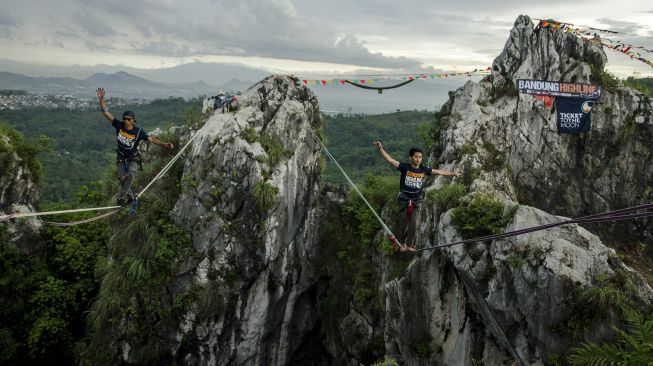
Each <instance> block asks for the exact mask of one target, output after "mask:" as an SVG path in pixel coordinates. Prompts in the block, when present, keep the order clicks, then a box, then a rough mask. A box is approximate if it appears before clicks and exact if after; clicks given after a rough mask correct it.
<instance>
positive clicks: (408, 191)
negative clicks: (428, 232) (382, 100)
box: [373, 141, 462, 252]
mask: <svg viewBox="0 0 653 366" xmlns="http://www.w3.org/2000/svg"><path fill="white" fill-rule="evenodd" d="M373 144H374V146H375V147H376V149H377V150H379V153H380V154H381V156H382V157H383V159H385V161H387V162H388V163H389V164H390V165H392V166H393V167H394V168H395V169H397V170H399V171H400V172H401V178H400V179H399V194H398V195H397V205H398V206H399V232H398V233H397V236H398V238H397V239H398V240H399V242H400V243H402V246H401V248H400V251H402V252H406V251H414V250H415V249H414V248H413V244H414V241H415V231H416V229H417V225H419V206H420V203H421V201H422V198H423V197H424V191H423V190H422V184H424V179H426V176H427V175H433V174H437V175H445V176H453V177H460V176H461V175H462V174H461V173H454V172H451V171H448V170H438V169H433V168H431V167H430V166H426V165H422V155H423V153H422V150H420V149H417V148H412V149H410V151H409V152H408V156H409V158H410V163H400V162H398V161H397V160H395V159H393V158H392V156H390V154H388V153H387V152H386V151H385V150H383V144H382V143H381V141H374V142H373Z"/></svg>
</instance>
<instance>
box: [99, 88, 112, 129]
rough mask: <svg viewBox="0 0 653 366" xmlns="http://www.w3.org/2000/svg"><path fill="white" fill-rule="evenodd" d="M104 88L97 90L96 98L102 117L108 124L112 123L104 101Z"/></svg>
mask: <svg viewBox="0 0 653 366" xmlns="http://www.w3.org/2000/svg"><path fill="white" fill-rule="evenodd" d="M104 93H105V92H104V88H97V98H98V100H99V101H100V109H101V110H102V114H103V115H104V117H105V118H106V119H107V121H109V123H113V114H111V113H109V108H107V101H106V100H104Z"/></svg>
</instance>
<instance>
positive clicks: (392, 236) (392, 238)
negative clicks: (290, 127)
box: [310, 129, 401, 245]
mask: <svg viewBox="0 0 653 366" xmlns="http://www.w3.org/2000/svg"><path fill="white" fill-rule="evenodd" d="M310 130H311V134H312V135H313V138H314V139H315V141H317V143H318V144H320V146H321V147H322V149H323V150H324V152H325V153H326V155H327V156H328V157H329V159H330V160H331V161H332V162H333V163H334V164H335V165H336V167H338V169H339V170H340V173H342V175H343V176H344V177H345V179H346V180H347V182H348V183H349V185H351V186H352V188H354V191H356V193H357V194H358V196H360V198H361V199H362V200H363V202H364V203H365V205H367V208H369V209H370V211H372V214H373V215H374V217H375V218H376V220H377V221H378V222H379V223H380V224H381V227H383V231H385V233H386V234H387V235H388V239H389V240H390V241H391V242H392V243H393V245H401V242H399V240H398V239H397V237H396V236H395V234H394V233H392V231H391V230H390V229H389V228H388V226H387V225H386V224H385V222H383V220H382V219H381V217H380V216H379V214H377V213H376V210H374V208H373V207H372V205H370V203H369V202H368V201H367V199H366V198H365V196H363V194H362V193H361V191H360V190H358V187H356V185H355V184H354V182H353V181H352V180H351V179H350V178H349V176H348V175H347V173H345V170H344V169H342V167H341V166H340V164H339V163H338V161H337V160H336V158H334V157H333V155H331V152H329V149H327V147H326V146H324V144H323V143H322V141H321V140H320V139H319V137H317V135H316V134H315V131H313V129H310Z"/></svg>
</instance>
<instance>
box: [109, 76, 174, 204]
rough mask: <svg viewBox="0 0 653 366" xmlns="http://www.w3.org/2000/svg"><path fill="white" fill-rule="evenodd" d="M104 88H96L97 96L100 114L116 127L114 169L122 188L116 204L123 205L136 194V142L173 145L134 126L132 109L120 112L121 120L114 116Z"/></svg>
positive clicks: (134, 115) (169, 146)
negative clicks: (133, 188) (134, 184)
mask: <svg viewBox="0 0 653 366" xmlns="http://www.w3.org/2000/svg"><path fill="white" fill-rule="evenodd" d="M104 95H105V91H104V88H98V89H97V97H98V99H99V101H100V108H101V109H102V114H103V115H104V117H106V119H107V120H108V121H109V122H110V123H111V125H112V126H113V128H115V129H116V139H117V143H118V149H117V150H116V152H117V154H118V156H117V159H116V168H117V169H116V170H117V173H118V180H119V181H120V186H121V187H122V190H121V192H120V195H119V196H118V204H120V205H124V204H126V203H128V202H132V201H133V200H134V199H135V198H136V195H135V194H134V191H133V190H132V187H131V186H132V182H133V181H134V173H136V171H137V170H138V168H139V167H140V164H141V161H140V154H139V152H138V143H139V142H141V141H143V140H147V141H148V142H151V143H153V144H156V145H160V146H163V147H167V148H168V149H172V148H173V147H174V146H173V145H172V144H171V143H169V142H167V143H164V142H162V141H161V140H159V139H158V138H157V137H156V136H154V135H149V134H148V133H147V132H145V131H144V130H143V129H142V128H140V127H136V125H135V123H136V114H134V112H132V111H125V112H124V113H123V114H122V121H120V120H119V119H117V118H114V117H113V115H112V114H111V113H110V112H109V108H107V102H106V101H105V100H104Z"/></svg>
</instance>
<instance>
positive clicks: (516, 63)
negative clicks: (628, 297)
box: [385, 16, 653, 365]
mask: <svg viewBox="0 0 653 366" xmlns="http://www.w3.org/2000/svg"><path fill="white" fill-rule="evenodd" d="M605 61H606V57H605V55H604V53H603V51H602V50H601V49H600V48H599V47H597V46H594V45H592V44H588V43H584V42H583V41H582V40H579V39H578V38H576V37H575V36H573V35H570V34H565V33H563V32H561V31H559V30H556V31H552V30H549V29H534V28H533V24H532V22H531V21H530V19H529V18H528V17H525V16H522V17H519V18H518V19H517V21H516V22H515V26H514V28H513V29H512V30H511V32H510V39H509V40H508V42H507V43H506V46H505V48H504V51H503V52H502V53H501V55H499V57H497V58H496V59H495V61H494V64H493V70H492V74H491V75H489V76H488V77H486V78H484V79H483V80H482V81H481V82H479V83H473V82H468V83H467V84H466V85H465V86H464V87H461V88H460V89H458V90H456V91H455V92H452V93H450V99H449V101H448V102H447V103H446V105H445V106H444V107H443V108H442V110H441V111H440V112H439V113H437V120H436V126H435V135H436V138H437V141H436V145H437V146H436V148H435V150H434V151H433V155H432V159H433V160H436V161H438V162H439V163H440V164H441V167H446V168H450V169H452V170H459V171H462V170H467V171H475V172H476V173H478V175H477V179H475V180H474V182H473V184H472V185H471V187H470V192H471V193H469V196H468V197H467V198H470V197H472V196H476V195H479V194H482V193H485V194H489V195H491V196H494V197H498V198H500V200H501V201H502V202H504V205H505V206H506V207H509V206H512V205H518V206H516V207H517V211H516V215H515V218H514V220H513V221H512V223H511V224H509V225H508V227H507V228H506V230H514V229H519V228H525V227H530V226H536V225H540V224H544V223H550V222H558V221H559V220H560V218H559V217H557V216H555V215H557V214H560V215H563V214H564V215H565V216H571V217H573V216H580V215H582V214H587V213H596V212H603V211H607V210H611V209H618V208H623V207H627V206H633V205H637V204H642V203H645V202H650V201H651V198H652V197H651V189H650V186H649V185H648V184H647V183H646V182H648V181H650V179H651V177H652V176H651V174H653V169H652V165H651V164H652V163H653V160H652V159H651V155H650V151H649V150H650V149H649V148H647V147H646V146H647V145H650V142H649V141H651V134H652V133H653V121H651V120H650V119H649V120H646V121H644V123H634V118H633V115H634V113H635V109H636V107H637V101H638V99H639V98H638V97H636V93H635V92H634V91H632V90H629V89H625V88H617V89H615V90H608V91H606V93H605V95H604V97H603V99H602V100H601V102H600V103H598V105H596V107H595V108H594V110H593V116H592V122H593V126H592V130H591V131H590V132H589V133H587V134H585V135H584V136H576V135H564V134H559V133H558V132H557V129H556V124H555V113H554V111H550V110H548V109H546V108H545V107H544V105H543V103H542V102H541V101H539V100H537V99H535V98H533V97H532V96H530V95H521V94H518V93H517V91H516V89H515V85H516V79H540V80H560V81H571V82H582V83H592V82H593V80H592V72H593V71H592V70H601V69H602V67H603V65H604V64H605ZM594 73H596V71H594ZM446 180H447V178H442V177H441V178H439V179H437V180H436V182H435V187H433V188H436V189H437V188H438V187H440V186H442V185H443V184H445V183H446ZM527 205H528V206H527ZM531 206H534V207H531ZM535 207H537V208H535ZM538 208H539V209H538ZM425 211H426V214H427V216H428V219H427V220H426V221H425V223H424V224H423V226H422V229H421V240H420V241H421V242H423V243H425V244H428V245H438V244H439V245H442V244H445V243H451V242H454V241H457V240H460V234H459V233H458V232H457V231H456V230H455V228H454V226H453V225H452V222H451V221H452V215H451V211H448V212H445V213H442V214H441V213H440V212H438V210H437V209H436V207H431V208H427V209H426V210H425ZM545 211H549V212H551V213H552V214H550V213H547V212H545ZM434 228H437V234H435V235H432V234H431V233H433V229H434ZM591 229H593V230H594V232H597V233H602V234H605V236H606V237H621V238H622V239H624V240H628V238H637V240H644V241H648V242H650V240H651V235H650V234H651V232H650V223H647V222H638V223H627V224H619V225H605V226H602V227H600V228H599V227H593V228H591ZM605 279H609V280H610V281H616V282H622V281H625V282H627V283H629V284H631V285H632V286H633V287H630V290H629V291H631V290H632V291H633V292H634V293H635V294H636V297H637V299H638V301H639V303H640V304H650V303H651V300H652V299H653V291H652V290H651V288H650V287H649V286H648V285H647V284H646V283H645V282H644V281H643V280H642V279H641V277H640V276H639V274H637V273H636V272H634V271H633V270H631V269H630V268H628V267H627V266H625V265H624V264H623V263H622V262H621V261H620V260H619V259H618V257H617V256H616V255H615V252H614V251H613V250H612V249H609V248H607V247H606V246H605V245H604V244H603V243H602V242H601V240H600V239H599V237H597V236H596V235H594V234H592V233H590V232H589V231H587V230H586V229H584V228H582V227H578V226H567V227H562V228H555V229H549V230H546V231H542V232H538V233H533V234H528V235H522V236H517V237H514V238H509V239H507V240H497V241H494V242H492V243H477V244H470V245H459V246H452V247H448V248H446V249H443V250H442V251H434V252H429V253H425V254H423V255H420V256H418V257H417V258H416V259H415V261H413V263H411V266H410V267H409V268H408V270H407V272H406V276H405V277H404V278H403V279H400V280H397V281H393V282H390V283H389V284H387V285H386V290H387V293H388V297H387V301H386V323H385V327H386V348H387V350H388V351H389V353H390V354H393V355H396V357H397V358H398V359H401V360H404V361H405V362H406V363H407V364H446V365H449V364H452V365H453V364H459V365H466V364H472V363H473V362H475V361H480V360H483V362H484V363H485V364H492V365H494V364H497V365H498V364H509V363H510V362H512V360H517V361H519V362H520V363H522V364H528V365H544V364H545V363H546V362H547V360H548V359H549V358H551V357H555V358H556V359H558V357H561V359H562V357H563V356H565V355H566V352H568V350H569V346H570V345H571V344H574V343H575V342H578V339H579V338H580V339H582V338H585V339H589V340H599V339H602V338H604V337H606V336H607V335H608V334H609V333H610V329H611V327H612V325H613V324H615V323H618V320H617V319H616V316H615V315H614V314H612V315H608V314H606V315H603V316H601V317H598V318H597V319H594V321H595V323H593V324H592V326H590V327H588V328H586V329H585V330H583V331H582V332H580V333H581V334H575V335H571V334H570V333H569V329H567V331H566V332H565V331H561V327H560V325H562V324H567V325H569V324H570V323H569V320H570V319H571V318H573V317H575V316H577V314H575V313H574V311H575V310H574V305H573V303H574V301H576V300H574V299H577V298H578V294H579V293H580V292H582V289H588V288H590V287H600V286H602V285H604V284H605V281H606V280H605ZM417 319H419V321H416V320H417ZM412 335H416V336H417V338H412ZM423 335H428V337H427V338H426V339H427V341H426V345H427V347H426V348H425V349H426V350H427V351H428V352H423V353H422V354H421V355H420V354H417V353H416V352H415V351H412V349H414V344H415V342H418V341H419V339H424V337H423ZM411 347H413V348H412V349H411ZM425 355H426V356H427V357H425Z"/></svg>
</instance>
